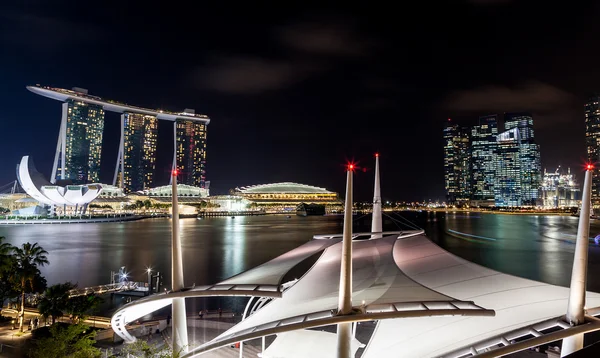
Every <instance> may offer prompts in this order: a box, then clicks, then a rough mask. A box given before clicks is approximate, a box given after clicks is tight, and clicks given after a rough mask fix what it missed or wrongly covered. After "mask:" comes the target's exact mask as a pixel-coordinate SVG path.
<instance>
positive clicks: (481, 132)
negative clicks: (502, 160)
mask: <svg viewBox="0 0 600 358" xmlns="http://www.w3.org/2000/svg"><path fill="white" fill-rule="evenodd" d="M497 135H498V118H497V115H495V114H494V115H490V116H483V117H479V124H478V125H476V126H473V127H472V129H471V165H472V171H471V173H472V174H471V190H472V197H471V198H472V199H473V200H474V201H477V202H482V201H483V202H485V201H493V200H494V178H495V176H496V164H495V155H496V154H495V153H496V148H497V145H498V144H497V142H496V136H497Z"/></svg>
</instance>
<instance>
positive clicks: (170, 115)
mask: <svg viewBox="0 0 600 358" xmlns="http://www.w3.org/2000/svg"><path fill="white" fill-rule="evenodd" d="M27 89H28V90H30V91H31V92H33V93H35V94H39V95H40V96H44V97H48V98H52V99H55V100H57V101H62V102H64V101H66V100H68V99H73V100H77V101H81V102H85V103H91V104H96V105H99V106H102V108H103V109H104V110H105V111H109V112H117V113H124V112H128V113H140V114H146V115H149V116H155V117H156V118H158V119H164V120H168V121H175V120H177V119H188V120H194V121H199V122H204V123H206V124H208V123H210V118H208V116H206V115H203V114H192V113H185V112H180V113H176V112H169V111H163V110H155V109H148V108H142V107H137V106H132V105H129V104H125V103H119V102H115V101H111V100H105V99H102V98H100V97H96V96H91V95H88V94H85V93H81V92H75V91H71V90H67V89H64V88H53V87H41V86H27Z"/></svg>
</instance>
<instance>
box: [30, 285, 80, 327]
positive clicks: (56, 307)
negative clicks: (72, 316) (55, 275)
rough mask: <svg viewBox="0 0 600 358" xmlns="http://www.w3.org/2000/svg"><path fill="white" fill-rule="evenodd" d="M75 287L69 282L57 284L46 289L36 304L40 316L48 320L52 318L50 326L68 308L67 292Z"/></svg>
mask: <svg viewBox="0 0 600 358" xmlns="http://www.w3.org/2000/svg"><path fill="white" fill-rule="evenodd" d="M75 287H77V285H74V284H72V283H71V282H65V283H59V284H57V285H53V286H50V287H48V289H47V290H46V292H44V296H43V297H42V299H41V300H40V303H39V304H38V309H39V311H40V314H41V315H42V316H43V317H44V318H46V319H48V316H52V324H54V323H55V322H56V319H57V318H60V317H62V316H63V312H64V311H66V310H67V308H68V307H69V291H70V290H72V289H74V288H75Z"/></svg>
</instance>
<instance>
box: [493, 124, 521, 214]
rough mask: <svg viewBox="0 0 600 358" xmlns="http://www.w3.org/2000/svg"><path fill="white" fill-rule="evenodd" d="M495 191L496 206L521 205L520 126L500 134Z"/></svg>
mask: <svg viewBox="0 0 600 358" xmlns="http://www.w3.org/2000/svg"><path fill="white" fill-rule="evenodd" d="M496 141H497V143H498V146H497V149H496V158H495V160H494V162H495V164H496V175H495V183H494V193H495V201H496V206H521V205H522V196H521V158H520V151H519V128H512V129H509V130H507V131H505V132H502V133H500V134H498V136H497V137H496Z"/></svg>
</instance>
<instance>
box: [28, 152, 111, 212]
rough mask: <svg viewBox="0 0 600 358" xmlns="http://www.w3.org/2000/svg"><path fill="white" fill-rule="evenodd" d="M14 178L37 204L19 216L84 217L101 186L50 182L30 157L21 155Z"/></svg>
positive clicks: (98, 193)
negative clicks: (57, 214) (43, 214)
mask: <svg viewBox="0 0 600 358" xmlns="http://www.w3.org/2000/svg"><path fill="white" fill-rule="evenodd" d="M17 179H18V181H19V184H20V185H21V187H22V188H23V190H25V192H26V193H27V194H29V196H31V197H32V198H34V199H35V200H37V201H38V202H39V203H40V205H37V206H33V207H31V208H26V209H21V210H19V213H17V214H21V215H27V214H29V213H31V215H39V214H42V213H43V212H44V211H46V214H55V213H56V212H57V211H60V212H62V213H63V214H66V213H71V214H75V215H77V214H85V212H86V209H87V206H88V204H89V203H90V202H91V201H92V200H94V199H96V198H97V197H98V195H100V192H101V191H102V185H100V184H84V185H71V184H70V183H68V182H64V183H63V182H60V181H59V182H57V183H56V184H52V183H50V182H49V181H48V180H47V179H46V178H44V176H43V175H42V174H41V173H40V172H38V171H37V169H36V168H35V165H34V164H33V161H32V160H31V158H30V157H29V156H24V157H23V158H22V159H21V162H20V163H19V164H18V165H17Z"/></svg>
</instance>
